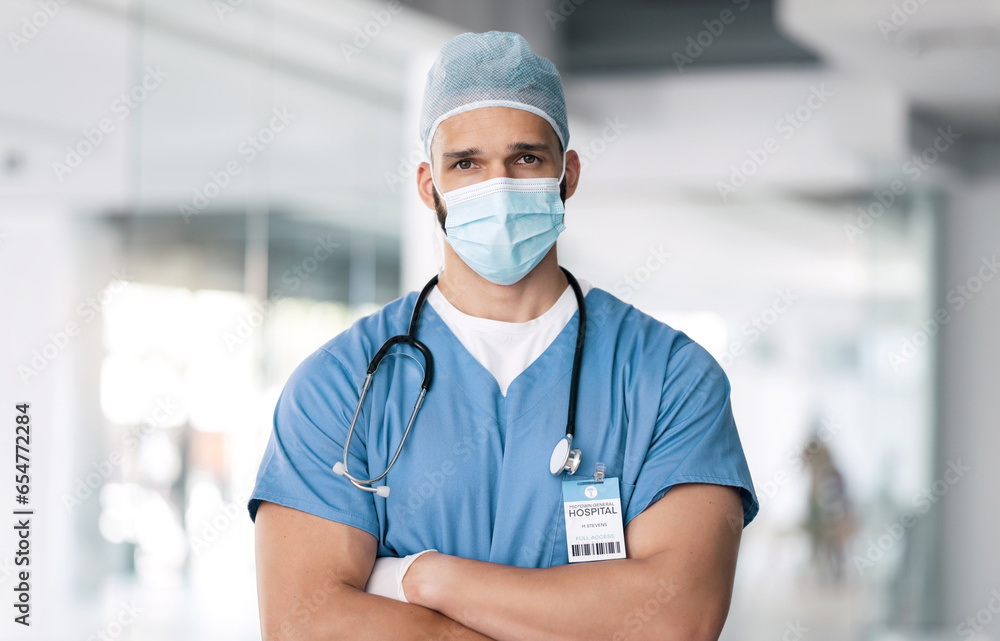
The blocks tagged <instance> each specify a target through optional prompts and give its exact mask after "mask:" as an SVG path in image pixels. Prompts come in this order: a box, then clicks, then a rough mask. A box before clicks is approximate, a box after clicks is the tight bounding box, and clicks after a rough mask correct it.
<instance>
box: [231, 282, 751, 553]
mask: <svg viewBox="0 0 1000 641" xmlns="http://www.w3.org/2000/svg"><path fill="white" fill-rule="evenodd" d="M416 298H417V292H410V293H409V294H407V295H406V296H403V297H402V298H400V299H397V300H395V301H393V302H391V303H389V304H388V305H386V306H385V307H383V308H382V309H381V310H380V311H378V312H376V313H375V314H372V315H371V316H368V317H366V318H363V319H361V320H359V321H358V322H356V323H355V324H354V325H353V326H352V327H351V328H350V329H348V330H347V331H345V332H343V333H342V334H340V335H338V336H337V337H335V338H334V339H332V340H331V341H329V342H328V343H326V344H325V345H324V346H323V347H321V348H320V349H318V350H317V351H316V352H315V353H313V354H312V355H311V356H309V357H308V358H306V360H305V361H303V362H302V364H301V365H299V366H298V368H297V369H296V370H295V371H294V372H293V373H292V375H291V377H290V378H289V380H288V382H287V384H286V385H285V388H284V390H283V391H282V393H281V396H280V397H279V399H278V403H277V406H276V408H275V412H274V429H273V431H272V433H271V437H270V440H269V441H268V444H267V449H266V450H265V452H264V456H263V460H262V461H261V465H260V469H259V470H258V473H257V483H256V486H255V488H254V491H253V494H252V497H251V499H250V502H249V505H248V508H249V510H250V517H251V518H254V517H255V516H256V512H257V506H258V505H259V504H260V501H262V500H264V501H271V502H273V503H279V504H281V505H285V506H288V507H291V508H295V509H297V510H301V511H304V512H308V513H310V514H314V515H316V516H320V517H323V518H326V519H330V520H333V521H337V522H339V523H344V524H346V525H350V526H353V527H356V528H360V529H362V530H365V531H366V532H369V533H371V534H372V536H374V537H376V538H377V539H378V541H379V549H378V556H405V555H407V554H413V553H416V552H420V551H421V550H427V549H431V548H433V549H436V550H438V551H440V552H444V553H446V554H451V555H455V556H461V557H464V558H468V559H478V560H481V561H492V562H495V563H503V564H506V565H514V566H520V567H538V568H541V567H549V566H552V565H560V564H565V563H567V562H568V558H567V551H566V527H565V521H564V516H563V508H562V482H563V481H564V480H567V479H570V478H581V477H582V478H586V477H590V476H592V475H593V471H594V466H595V464H596V463H598V462H601V463H604V464H605V466H606V468H607V471H606V476H607V477H618V478H619V479H620V484H621V497H622V508H623V516H624V521H625V524H626V525H627V524H628V522H629V521H631V520H632V519H633V518H635V517H636V516H637V515H638V514H640V513H641V512H642V511H643V510H645V509H646V508H647V507H649V506H650V505H651V504H652V503H654V502H655V501H657V500H658V499H659V498H661V497H662V496H663V495H664V494H666V492H667V491H668V490H669V489H670V488H671V487H672V486H674V485H677V484H679V483H713V484H718V485H729V486H734V487H737V488H739V489H740V494H741V496H742V500H743V523H744V526H746V525H747V524H748V523H750V521H751V520H753V518H754V516H755V515H756V514H757V510H758V507H759V506H758V502H757V498H756V495H755V493H754V489H753V483H752V481H751V479H750V470H749V469H748V467H747V462H746V458H745V456H744V454H743V447H742V445H741V443H740V438H739V434H738V433H737V430H736V424H735V422H734V421H733V414H732V410H731V407H730V401H729V381H728V380H727V378H726V375H725V373H724V372H723V370H722V368H721V367H720V366H719V365H718V364H717V363H716V361H715V360H714V359H713V358H712V356H711V355H710V354H709V353H708V352H706V351H705V350H704V349H703V348H702V347H701V346H700V345H698V344H697V343H695V342H694V341H692V340H691V339H690V338H688V337H687V335H685V334H684V333H682V332H678V331H676V330H674V329H672V328H671V327H669V326H668V325H665V324H664V323H661V322H659V321H657V320H655V319H653V318H651V317H650V316H647V315H646V314H643V313H642V312H640V311H639V310H637V309H635V308H634V307H632V306H631V305H628V304H626V303H624V302H622V301H620V300H618V299H617V298H615V297H614V296H612V295H611V294H609V293H608V292H606V291H603V290H601V289H598V288H592V289H591V290H590V291H589V292H588V293H587V297H586V299H585V300H586V304H587V333H586V340H585V345H584V350H583V355H582V357H581V358H582V361H581V373H580V388H579V396H578V400H577V402H578V404H579V405H578V407H577V414H576V417H577V418H576V437H575V438H574V440H573V445H574V447H579V448H580V449H581V450H582V452H583V458H582V461H581V463H580V468H579V470H578V471H577V474H576V475H575V476H574V477H567V476H565V475H563V476H560V477H553V476H552V475H551V474H550V473H549V456H550V455H551V453H552V448H553V447H554V446H555V444H556V441H558V440H559V439H560V438H561V437H562V436H563V435H564V434H565V431H566V410H567V406H568V403H569V383H570V372H571V369H572V364H573V352H574V347H575V343H576V331H577V326H578V324H579V313H576V314H574V315H573V317H572V318H571V319H570V321H569V323H567V325H566V327H564V328H563V330H562V332H561V333H560V334H559V335H558V336H557V337H556V339H555V340H554V341H553V342H552V344H550V345H549V347H548V348H547V349H546V350H545V352H543V353H542V355H541V356H539V357H538V358H537V359H536V360H535V361H534V362H533V363H532V364H531V365H530V366H528V368H527V369H526V370H525V371H524V372H522V373H521V374H520V375H519V376H518V377H517V378H516V379H514V381H513V382H512V383H511V385H510V387H509V389H508V390H507V395H506V397H505V396H503V395H502V394H501V393H500V387H499V385H498V384H497V382H496V379H494V378H493V375H492V374H490V372H489V371H488V370H486V368H484V367H483V366H482V365H481V364H480V363H479V362H478V361H476V360H475V358H473V356H472V355H471V354H470V353H469V352H468V351H467V350H466V349H465V347H464V346H463V345H462V344H461V342H459V340H458V339H457V338H456V337H455V335H454V334H452V332H451V330H450V329H449V328H448V326H447V325H445V323H444V321H442V320H441V317H440V316H438V315H437V313H436V312H435V311H434V309H433V308H432V307H431V306H430V305H425V306H424V308H423V310H422V312H421V316H420V323H419V326H418V328H417V337H418V338H419V339H420V340H421V341H422V342H424V343H425V344H426V345H427V347H429V348H430V350H431V352H432V354H433V356H434V380H433V382H432V384H431V388H430V391H429V392H428V393H427V396H426V398H425V399H424V403H423V406H422V407H421V409H420V412H419V413H418V414H417V419H416V421H415V422H414V425H413V429H412V431H411V432H410V435H409V438H408V439H407V441H406V445H405V447H404V448H403V451H402V453H401V454H400V456H399V460H397V461H396V465H395V467H393V468H392V471H391V472H390V473H389V475H388V476H387V477H386V480H385V482H386V483H387V484H388V485H389V486H390V487H391V490H392V491H391V493H390V495H389V497H388V498H385V499H383V498H381V497H377V496H375V495H373V494H372V493H370V492H364V491H361V490H359V489H357V488H355V487H353V486H352V485H351V484H350V482H349V481H348V480H347V479H346V478H344V477H341V476H337V475H336V474H334V473H333V471H332V470H331V468H332V466H333V465H334V463H336V462H337V461H340V460H342V458H343V455H344V441H345V440H346V437H347V430H348V427H349V426H350V423H351V417H352V416H353V414H354V410H355V407H356V406H357V402H358V397H359V395H360V393H361V386H362V384H363V382H364V377H365V372H366V370H367V368H368V363H369V361H370V359H371V358H372V356H374V354H375V352H376V351H378V349H379V347H380V346H381V345H382V343H383V341H385V340H386V339H387V338H389V337H390V336H393V335H396V334H402V333H406V330H407V326H408V325H409V320H410V314H411V312H412V310H413V305H414V303H415V302H416ZM393 349H394V350H399V351H404V352H407V353H411V354H412V355H414V356H415V358H416V359H417V360H418V361H420V362H421V363H422V360H421V358H420V355H419V353H418V352H416V351H415V350H412V349H411V348H404V349H403V350H400V348H399V347H396V348H393ZM422 377H423V373H422V370H421V367H420V366H419V365H418V364H417V363H415V362H414V361H413V360H411V359H409V358H405V357H387V358H386V359H384V360H383V362H382V365H381V366H380V368H379V370H378V372H377V373H376V375H375V378H374V380H373V382H372V386H371V388H370V389H369V391H368V396H367V397H366V398H365V403H364V407H363V409H362V411H361V414H360V416H359V418H358V423H357V426H356V428H355V432H354V437H353V439H352V441H351V450H350V469H351V473H352V474H353V475H354V476H356V477H359V478H371V477H372V476H373V475H378V474H381V473H382V471H383V470H385V468H386V466H387V465H388V462H389V460H390V459H391V457H392V455H393V453H394V452H395V451H396V447H397V445H398V444H399V440H400V438H401V436H402V433H403V431H404V430H405V428H406V423H407V421H408V420H409V418H410V413H411V411H412V409H413V404H414V402H415V401H416V398H417V396H418V395H419V390H420V383H421V380H422Z"/></svg>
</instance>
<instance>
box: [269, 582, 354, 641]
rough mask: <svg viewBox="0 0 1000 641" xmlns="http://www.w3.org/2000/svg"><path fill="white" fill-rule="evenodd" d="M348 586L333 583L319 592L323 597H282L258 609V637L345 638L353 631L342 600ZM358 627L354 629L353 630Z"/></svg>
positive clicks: (288, 640)
mask: <svg viewBox="0 0 1000 641" xmlns="http://www.w3.org/2000/svg"><path fill="white" fill-rule="evenodd" d="M349 591H350V588H347V587H345V586H336V588H334V589H332V590H331V591H330V592H322V593H321V594H322V595H323V598H322V599H315V598H314V599H312V600H305V601H298V600H296V601H295V602H294V603H291V604H290V603H289V602H288V601H285V602H283V603H281V604H274V605H276V606H278V607H269V608H267V610H266V611H265V610H262V611H261V619H260V624H261V625H260V630H261V641H321V640H326V639H345V638H350V636H351V634H352V629H351V627H350V626H351V623H352V622H351V621H349V619H350V618H351V614H350V609H349V608H347V607H345V604H344V601H345V600H348V599H349V598H350V596H351V595H350V594H348V593H349ZM356 631H357V628H354V629H353V632H356Z"/></svg>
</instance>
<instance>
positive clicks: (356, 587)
mask: <svg viewBox="0 0 1000 641" xmlns="http://www.w3.org/2000/svg"><path fill="white" fill-rule="evenodd" d="M742 529H743V508H742V503H741V500H740V496H739V492H738V490H737V489H735V488H732V487H727V486H720V485H703V484H686V485H678V486H675V487H674V488H672V489H671V490H670V491H669V492H667V494H666V495H665V496H664V497H663V498H662V499H660V500H659V501H657V502H656V503H655V504H653V505H652V506H650V507H649V508H647V509H646V510H645V511H644V512H643V513H642V514H640V515H639V516H637V517H636V518H634V519H633V520H632V521H631V522H630V523H629V525H628V527H626V529H625V544H626V549H627V550H628V557H629V558H627V559H620V560H613V561H601V562H596V563H579V564H573V565H563V566H557V567H552V568H546V569H524V568H515V567H510V566H505V565H499V564H495V563H486V562H482V561H472V560H468V559H462V558H459V557H452V556H448V555H445V554H435V553H429V554H425V555H424V556H422V557H420V558H419V559H417V561H416V562H415V563H414V564H413V566H412V567H411V568H410V570H409V571H408V572H407V574H406V578H405V581H404V589H405V590H406V596H407V598H408V599H409V600H410V603H403V602H400V601H394V600H392V599H387V598H384V597H381V596H376V595H371V594H366V593H365V591H364V589H365V584H366V582H367V581H368V577H369V575H370V574H371V570H372V566H373V565H374V563H375V554H376V550H377V543H376V541H375V539H374V537H372V536H371V535H370V534H368V533H367V532H363V531H361V530H358V529H356V528H353V527H350V526H347V525H342V524H339V523H334V522H332V521H328V520H326V519H322V518H320V517H316V516H313V515H310V514H306V513H304V512H299V511H297V510H293V509H291V508H287V507H283V506H280V505H276V504H273V503H261V505H260V508H259V510H258V512H257V519H256V538H257V592H258V599H259V602H260V617H261V630H262V634H263V639H264V641H291V640H293V639H295V640H298V639H310V640H312V639H315V640H326V639H352V640H353V639H359V640H360V639H386V638H393V639H440V640H442V641H445V640H451V639H467V640H470V641H475V640H479V639H497V640H499V641H507V640H518V641H531V640H533V639H545V640H546V641H552V640H560V639H573V640H574V641H584V640H587V639H601V640H603V641H607V640H609V639H613V640H615V641H618V640H624V639H684V640H686V641H692V640H693V641H699V640H701V639H712V640H714V639H718V637H719V634H720V633H721V631H722V626H723V624H724V623H725V620H726V615H727V614H728V612H729V601H730V597H731V594H732V585H733V576H734V573H735V570H736V557H737V552H738V549H739V541H740V535H741V533H742Z"/></svg>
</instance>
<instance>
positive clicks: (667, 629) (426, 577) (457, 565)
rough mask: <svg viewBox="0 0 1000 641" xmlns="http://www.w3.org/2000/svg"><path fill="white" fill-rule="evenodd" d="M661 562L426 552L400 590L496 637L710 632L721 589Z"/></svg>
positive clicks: (687, 636) (723, 601)
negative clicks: (513, 559)
mask: <svg viewBox="0 0 1000 641" xmlns="http://www.w3.org/2000/svg"><path fill="white" fill-rule="evenodd" d="M668 561H669V559H665V558H663V557H662V556H656V557H649V558H645V559H621V560H614V561H602V562H599V563H581V564H575V565H564V566H557V567H552V568H547V569H540V570H539V569H524V568H515V567H509V566H504V565H498V564H493V563H483V562H479V561H470V560H467V559H461V558H457V557H450V556H446V555H428V558H427V563H426V564H424V563H420V564H419V567H418V564H415V565H414V569H419V572H418V573H415V576H414V577H413V580H412V581H411V580H410V575H409V574H408V575H407V581H408V582H407V583H406V593H407V598H409V599H410V601H411V602H413V603H417V604H420V605H424V606H426V607H428V608H432V609H434V610H437V611H438V612H441V613H443V614H445V615H447V616H448V617H449V618H451V619H453V620H455V621H457V622H459V623H461V624H463V625H465V626H468V627H469V628H472V629H475V630H478V631H480V632H482V633H484V634H487V635H489V636H491V637H493V638H496V639H500V640H501V641H505V640H508V639H510V640H519V641H532V640H534V639H539V640H546V641H552V640H558V639H572V640H573V641H582V640H586V639H601V640H603V641H607V640H609V639H614V640H623V639H653V638H655V639H684V640H685V641H690V640H692V639H702V638H716V637H717V636H718V632H719V630H721V627H722V623H723V622H724V620H725V614H726V612H727V611H728V606H729V591H728V590H727V589H723V590H722V592H723V593H719V591H718V590H713V588H712V586H713V585H714V583H713V582H711V581H706V582H704V584H701V585H699V583H701V582H695V581H691V580H690V579H688V580H685V581H684V582H683V583H682V582H681V581H680V580H679V579H677V578H676V577H679V576H687V577H691V576H696V575H692V574H689V573H686V572H684V571H678V572H670V571H668V570H667V569H666V568H668V567H669V563H668ZM681 563H682V562H681ZM675 565H677V563H675ZM678 569H679V568H678ZM411 572H413V569H411ZM713 591H714V592H715V593H713ZM411 592H412V596H411ZM720 611H721V617H720ZM720 619H721V620H720Z"/></svg>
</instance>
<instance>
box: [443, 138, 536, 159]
mask: <svg viewBox="0 0 1000 641" xmlns="http://www.w3.org/2000/svg"><path fill="white" fill-rule="evenodd" d="M507 150H508V151H510V152H512V153H513V152H518V151H524V152H540V153H541V152H545V153H552V145H550V144H548V143H544V142H543V143H538V142H512V143H511V144H509V145H508V146H507ZM481 155H483V150H482V149H480V148H479V147H469V148H468V149H462V150H457V151H446V152H444V153H443V154H441V157H442V158H444V159H445V160H458V159H460V158H469V157H476V156H481Z"/></svg>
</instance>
